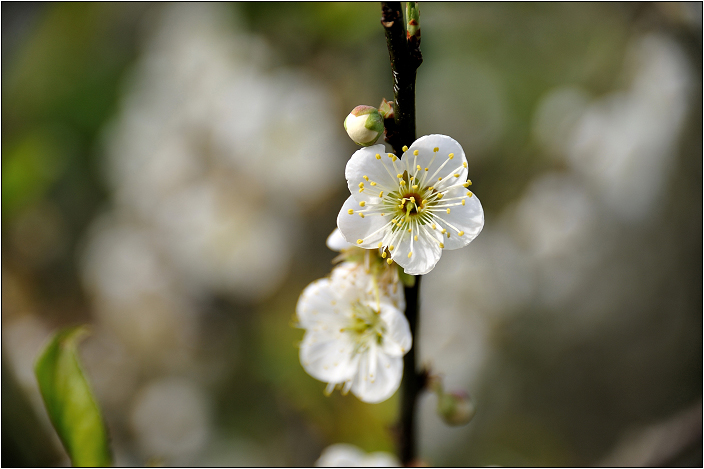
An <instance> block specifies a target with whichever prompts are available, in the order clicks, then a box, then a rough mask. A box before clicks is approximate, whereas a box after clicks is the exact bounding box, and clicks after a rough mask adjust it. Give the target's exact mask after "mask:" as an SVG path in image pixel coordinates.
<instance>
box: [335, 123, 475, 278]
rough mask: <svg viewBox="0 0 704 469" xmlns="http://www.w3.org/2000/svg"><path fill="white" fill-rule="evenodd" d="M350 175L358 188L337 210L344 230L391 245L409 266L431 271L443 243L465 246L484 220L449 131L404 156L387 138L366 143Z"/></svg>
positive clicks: (355, 238) (370, 242)
mask: <svg viewBox="0 0 704 469" xmlns="http://www.w3.org/2000/svg"><path fill="white" fill-rule="evenodd" d="M345 177H346V178H347V184H348V186H349V189H350V192H351V193H352V195H351V196H350V197H349V198H348V199H347V200H346V201H345V203H344V204H343V206H342V209H341V210H340V213H339V215H338V216H337V226H338V227H339V228H340V231H341V232H342V235H343V237H344V238H345V239H346V240H347V241H348V242H351V243H355V244H356V245H357V246H359V247H362V248H366V249H372V248H379V249H382V250H383V255H384V256H386V254H387V252H388V254H389V257H390V258H389V259H388V262H389V263H391V260H393V261H395V262H396V263H397V264H399V265H400V266H402V267H403V268H404V271H405V272H406V273H407V274H410V275H422V274H427V273H428V272H430V271H431V270H432V269H433V267H435V264H437V262H438V260H440V256H441V255H442V251H443V249H448V250H451V249H459V248H461V247H464V246H466V245H467V244H469V243H470V242H471V241H472V240H473V239H474V238H476V237H477V235H478V234H479V233H480V232H481V230H482V228H483V227H484V211H483V209H482V206H481V203H480V202H479V200H478V199H477V197H476V196H474V194H473V193H472V192H471V191H470V190H469V189H468V187H469V186H470V185H471V184H472V182H471V181H470V180H468V179H467V158H466V157H465V155H464V150H462V147H461V146H460V144H459V143H457V142H456V141H455V140H453V139H452V138H450V137H447V136H445V135H426V136H424V137H421V138H419V139H418V140H416V141H415V142H413V144H412V145H411V147H410V148H407V149H406V148H405V147H404V154H403V158H402V159H400V160H399V158H397V157H396V156H395V155H393V154H391V153H389V154H386V153H385V151H384V146H383V145H374V146H371V147H367V148H362V149H361V150H358V151H356V152H355V153H354V154H353V155H352V158H350V160H349V162H348V163H347V167H346V168H345Z"/></svg>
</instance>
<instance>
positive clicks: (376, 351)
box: [352, 344, 403, 404]
mask: <svg viewBox="0 0 704 469" xmlns="http://www.w3.org/2000/svg"><path fill="white" fill-rule="evenodd" d="M373 365H376V366H373ZM372 368H374V369H375V372H374V375H373V376H370V370H371V369H372ZM402 376H403V358H401V357H392V356H390V355H387V354H386V353H384V352H383V351H382V350H381V349H380V348H378V347H376V346H375V345H374V344H371V346H370V348H369V350H367V351H366V352H365V353H363V354H362V356H361V358H360V360H359V370H358V371H357V374H356V375H355V377H354V380H353V381H352V394H354V395H355V396H357V397H358V398H359V399H360V400H361V401H363V402H368V403H370V404H376V403H379V402H382V401H385V400H386V399H388V398H389V397H391V396H392V395H393V394H394V393H395V392H396V390H397V389H398V387H399V385H400V384H401V377H402Z"/></svg>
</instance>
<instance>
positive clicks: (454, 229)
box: [436, 187, 484, 250]
mask: <svg viewBox="0 0 704 469" xmlns="http://www.w3.org/2000/svg"><path fill="white" fill-rule="evenodd" d="M467 192H468V189H466V188H464V187H458V188H455V189H451V190H449V191H447V193H446V194H445V197H444V198H443V200H447V199H451V198H455V197H464V201H465V205H455V206H452V207H449V208H450V213H446V212H445V211H440V212H439V213H437V217H439V218H440V219H438V220H437V221H436V224H437V226H438V227H442V228H445V229H446V230H447V231H448V232H449V233H450V237H449V238H448V237H447V234H446V235H445V236H444V239H443V241H442V242H443V244H444V245H445V249H449V250H452V249H459V248H462V247H464V246H466V245H468V244H469V243H470V242H471V241H472V240H474V238H476V237H477V236H478V235H479V233H480V232H481V231H482V228H484V210H483V209H482V204H481V203H480V202H479V199H478V198H477V196H476V195H474V194H472V196H471V197H467V196H466V195H467ZM454 202H460V200H457V201H454ZM454 202H448V203H454ZM450 225H451V226H450ZM438 229H440V228H438ZM458 231H463V232H464V234H463V235H462V236H458Z"/></svg>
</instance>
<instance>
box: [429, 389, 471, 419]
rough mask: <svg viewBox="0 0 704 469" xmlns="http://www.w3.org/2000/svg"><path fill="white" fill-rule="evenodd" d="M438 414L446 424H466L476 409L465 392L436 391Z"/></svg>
mask: <svg viewBox="0 0 704 469" xmlns="http://www.w3.org/2000/svg"><path fill="white" fill-rule="evenodd" d="M437 411H438V415H440V417H442V419H443V420H444V421H445V423H446V424H448V425H453V426H459V425H466V424H468V423H469V422H470V421H471V420H472V418H473V417H474V414H475V413H476V412H477V409H476V408H475V406H474V402H472V399H471V398H470V397H469V394H467V393H466V392H451V393H447V394H445V393H438V408H437Z"/></svg>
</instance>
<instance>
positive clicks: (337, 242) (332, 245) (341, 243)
mask: <svg viewBox="0 0 704 469" xmlns="http://www.w3.org/2000/svg"><path fill="white" fill-rule="evenodd" d="M325 245H326V246H327V247H328V248H329V249H331V250H332V251H337V252H340V251H342V250H343V249H347V248H349V247H352V246H354V244H352V243H348V242H347V241H346V240H345V237H344V236H342V233H340V229H339V228H335V229H334V230H332V233H330V236H328V239H326V240H325Z"/></svg>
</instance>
